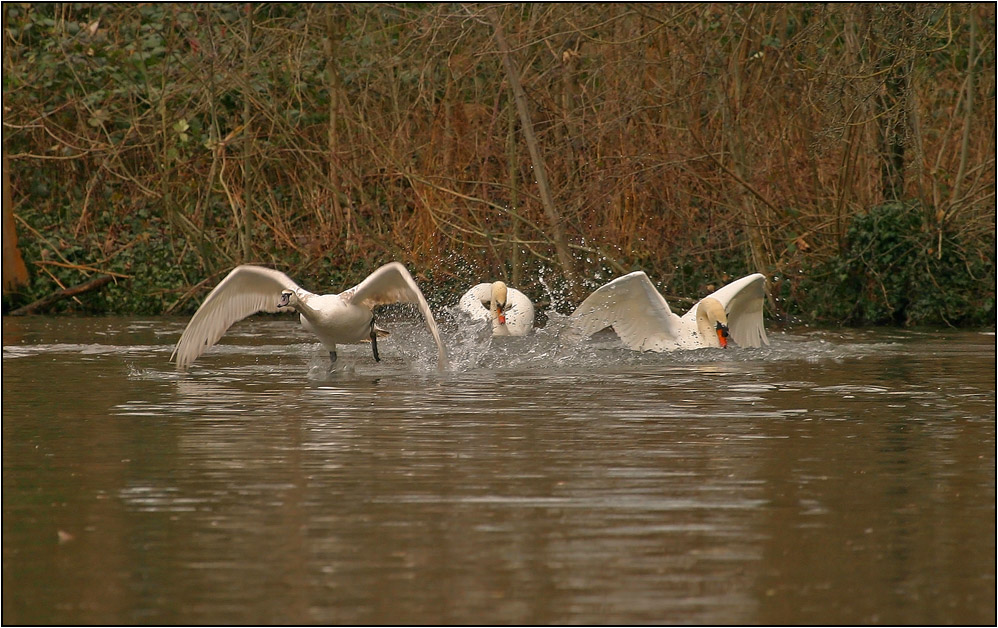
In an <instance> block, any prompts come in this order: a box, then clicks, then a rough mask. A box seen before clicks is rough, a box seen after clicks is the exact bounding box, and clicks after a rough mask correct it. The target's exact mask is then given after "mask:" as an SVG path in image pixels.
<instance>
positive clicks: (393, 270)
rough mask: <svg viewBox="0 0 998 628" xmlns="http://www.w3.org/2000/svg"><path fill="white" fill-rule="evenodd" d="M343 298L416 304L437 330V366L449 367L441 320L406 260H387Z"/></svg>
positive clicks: (360, 302)
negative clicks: (411, 273)
mask: <svg viewBox="0 0 998 628" xmlns="http://www.w3.org/2000/svg"><path fill="white" fill-rule="evenodd" d="M340 298H341V299H343V300H344V301H347V302H349V303H354V304H356V305H363V306H365V307H368V308H373V307H375V306H377V305H387V304H389V303H414V304H416V307H417V308H418V309H419V313H420V314H422V315H423V319H424V320H425V321H426V327H427V328H428V329H429V330H430V333H431V334H433V340H434V341H435V342H436V343H437V367H438V368H440V369H444V368H446V367H447V350H446V349H445V348H444V343H443V341H442V340H441V339H440V332H439V331H438V330H437V322H436V321H435V320H434V319H433V313H432V312H431V311H430V306H429V304H427V302H426V299H425V298H424V297H423V293H422V292H421V291H420V290H419V286H417V285H416V282H415V281H414V280H413V279H412V275H410V274H409V271H408V270H406V268H405V266H403V265H402V264H399V263H398V262H391V263H389V264H385V265H384V266H382V267H381V268H379V269H377V270H376V271H374V272H373V273H371V274H370V275H368V276H367V279H365V280H364V281H362V282H360V283H359V284H357V285H356V286H354V287H353V288H350V289H349V290H347V291H345V292H343V293H341V294H340Z"/></svg>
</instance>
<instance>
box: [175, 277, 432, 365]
mask: <svg viewBox="0 0 998 628" xmlns="http://www.w3.org/2000/svg"><path fill="white" fill-rule="evenodd" d="M399 302H401V303H415V304H416V307H417V308H419V311H420V313H421V314H422V315H423V319H424V320H425V321H426V326H427V327H428V328H429V330H430V333H431V334H433V339H434V340H435V341H436V343H437V366H438V367H439V368H441V369H443V368H445V367H446V365H447V352H446V350H445V349H444V344H443V342H442V341H441V340H440V333H439V332H438V331H437V324H436V321H434V320H433V314H432V313H431V312H430V307H429V306H428V305H427V303H426V299H425V298H423V293H422V292H420V290H419V287H418V286H417V285H416V282H415V281H413V279H412V276H411V275H410V274H409V271H407V270H406V269H405V267H404V266H402V264H399V263H398V262H392V263H390V264H385V265H384V266H382V267H381V268H379V269H377V270H376V271H374V272H373V273H371V274H370V275H368V277H367V279H365V280H364V281H362V282H360V283H359V284H357V285H356V286H354V287H353V288H350V289H349V290H346V291H344V292H341V293H339V294H313V293H311V292H309V291H308V290H305V289H304V288H301V287H299V286H298V284H296V283H295V282H294V281H292V280H291V278H290V277H288V276H287V275H285V274H284V273H282V272H280V271H278V270H273V269H271V268H264V267H262V266H238V267H236V268H235V269H233V270H232V272H230V273H229V274H228V275H227V276H226V277H225V279H223V280H222V281H221V283H219V284H218V285H217V286H215V289H214V290H212V291H211V292H210V293H209V294H208V296H207V298H205V300H204V303H202V304H201V307H199V308H198V310H197V312H195V313H194V316H193V317H192V318H191V322H190V323H188V324H187V329H185V330H184V333H183V334H181V336H180V340H179V341H178V342H177V347H176V348H175V349H174V350H173V355H172V356H170V359H171V360H173V359H174V358H176V361H177V369H185V368H187V367H188V366H190V365H191V364H192V363H193V362H194V360H196V359H198V356H200V355H201V354H202V353H204V352H205V351H207V350H208V348H209V347H211V346H212V345H214V344H215V343H216V342H218V339H219V338H221V337H222V335H223V334H224V333H225V331H226V330H227V329H228V328H229V327H230V326H232V324H233V323H235V322H236V321H238V320H241V319H243V318H246V317H247V316H249V315H250V314H255V313H257V312H278V311H281V310H283V309H287V310H289V311H294V312H298V313H299V314H300V316H301V324H302V327H304V328H305V329H306V330H308V331H310V332H312V333H313V334H315V335H316V337H317V338H318V339H319V342H321V343H322V345H323V346H324V347H325V348H326V350H327V351H329V359H330V360H331V361H332V362H335V361H336V345H337V344H354V343H359V342H363V341H365V340H370V341H371V350H372V351H373V353H374V359H375V360H376V361H380V357H379V356H378V335H379V334H381V335H383V334H386V333H387V332H385V331H384V330H382V329H380V328H378V327H377V326H376V325H375V324H374V311H373V308H374V307H375V306H378V305H385V304H388V303H399Z"/></svg>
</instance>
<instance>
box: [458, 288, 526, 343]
mask: <svg viewBox="0 0 998 628" xmlns="http://www.w3.org/2000/svg"><path fill="white" fill-rule="evenodd" d="M457 306H458V309H460V310H462V311H464V312H465V313H467V314H468V315H470V316H471V318H473V319H474V320H476V321H490V322H491V323H492V335H493V336H526V335H527V334H529V333H530V332H531V331H532V330H533V328H534V304H533V303H531V302H530V299H529V298H528V297H527V295H525V294H523V293H522V292H520V291H519V290H517V289H516V288H510V287H509V286H507V285H506V284H505V283H503V282H502V281H495V282H493V283H480V284H478V285H476V286H474V287H472V288H471V289H470V290H468V291H467V292H465V293H464V296H462V297H461V300H460V301H459V302H458V304H457Z"/></svg>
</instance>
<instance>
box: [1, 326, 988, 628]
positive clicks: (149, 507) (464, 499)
mask: <svg viewBox="0 0 998 628" xmlns="http://www.w3.org/2000/svg"><path fill="white" fill-rule="evenodd" d="M185 322H186V321H182V320H180V319H157V320H142V319H107V318H104V319H63V318H60V319H48V318H33V319H4V321H3V341H4V347H3V393H4V394H3V577H4V586H3V620H4V623H8V624H9V623H209V624H211V623H314V622H319V623H725V624H728V623H765V624H769V623H776V624H784V623H988V624H993V623H995V568H996V567H995V337H994V335H991V334H980V333H970V332H959V333H958V332H950V333H919V332H899V331H894V330H876V331H862V332H855V331H843V332H828V331H824V332H796V333H786V334H781V333H779V332H778V331H771V333H770V336H771V339H772V340H773V345H772V346H771V347H769V348H764V349H759V350H738V349H734V350H731V351H720V350H703V351H696V352H688V353H683V354H666V355H651V354H638V353H634V352H629V351H626V350H622V349H621V348H620V347H619V345H618V344H617V343H615V342H614V341H613V340H612V338H610V339H600V340H599V341H596V342H591V343H587V344H585V345H583V346H581V347H575V346H562V345H561V344H560V343H559V342H558V339H557V321H553V323H552V324H551V325H550V328H549V329H548V330H541V332H540V333H539V334H538V335H537V336H535V337H533V338H506V339H496V340H492V339H489V338H484V339H482V338H480V337H479V336H478V335H477V334H475V333H473V330H471V331H469V330H464V329H460V330H459V329H455V328H453V326H450V329H449V330H446V332H445V341H446V342H447V344H448V346H449V348H450V349H451V352H452V358H453V361H454V367H453V368H452V369H451V370H449V371H447V372H445V373H439V372H437V370H436V363H435V357H434V356H435V354H434V351H433V350H432V345H431V341H430V340H429V338H428V337H427V336H426V334H425V333H423V332H422V330H421V329H420V328H419V326H417V325H411V326H408V327H407V326H406V325H402V326H401V327H398V326H396V327H395V328H394V331H393V335H392V336H390V337H389V338H387V339H385V340H384V341H379V349H381V354H382V357H383V360H382V362H381V363H380V364H375V363H374V362H373V360H372V359H371V357H370V353H369V348H368V347H366V346H363V345H359V346H356V347H343V348H342V349H343V350H342V351H341V352H340V357H341V360H340V361H339V362H338V363H337V368H336V370H335V371H334V372H329V368H328V359H327V358H326V356H325V355H324V353H323V351H322V350H321V348H320V347H319V346H318V345H317V344H314V343H312V342H311V339H310V338H309V336H308V335H307V334H305V333H304V332H302V331H301V330H300V329H299V328H298V327H297V326H296V325H294V324H293V323H292V322H290V321H289V320H288V319H279V318H266V317H265V318H261V319H259V320H252V321H248V322H246V323H242V324H240V325H237V326H236V327H235V328H234V329H233V330H231V332H230V333H229V334H228V335H227V336H226V338H225V339H223V344H222V345H220V346H218V347H215V348H213V349H212V350H211V351H210V352H209V353H208V354H206V355H205V356H203V357H202V358H201V359H200V360H199V361H198V363H196V364H195V366H194V367H193V368H192V371H191V372H190V373H188V374H178V373H176V372H175V371H174V370H173V368H172V364H169V363H168V362H167V359H168V358H169V355H170V352H171V351H172V344H173V343H174V342H175V340H176V338H177V337H178V336H179V333H180V331H181V330H182V328H183V325H184V323H185ZM501 341H505V342H501Z"/></svg>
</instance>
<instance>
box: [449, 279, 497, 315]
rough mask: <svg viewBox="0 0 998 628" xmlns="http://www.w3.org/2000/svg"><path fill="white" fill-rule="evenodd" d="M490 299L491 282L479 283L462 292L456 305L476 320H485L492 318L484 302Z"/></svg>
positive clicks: (488, 301)
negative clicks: (462, 294)
mask: <svg viewBox="0 0 998 628" xmlns="http://www.w3.org/2000/svg"><path fill="white" fill-rule="evenodd" d="M491 301H492V284H490V283H480V284H478V285H477V286H474V287H473V288H471V290H468V291H467V292H465V293H464V296H462V297H461V300H460V301H458V302H457V307H458V309H460V310H461V311H463V312H465V313H466V314H468V315H469V316H471V318H472V319H474V320H476V321H487V320H491V319H492V315H491V313H490V312H489V308H488V306H487V305H485V303H490V302H491Z"/></svg>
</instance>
